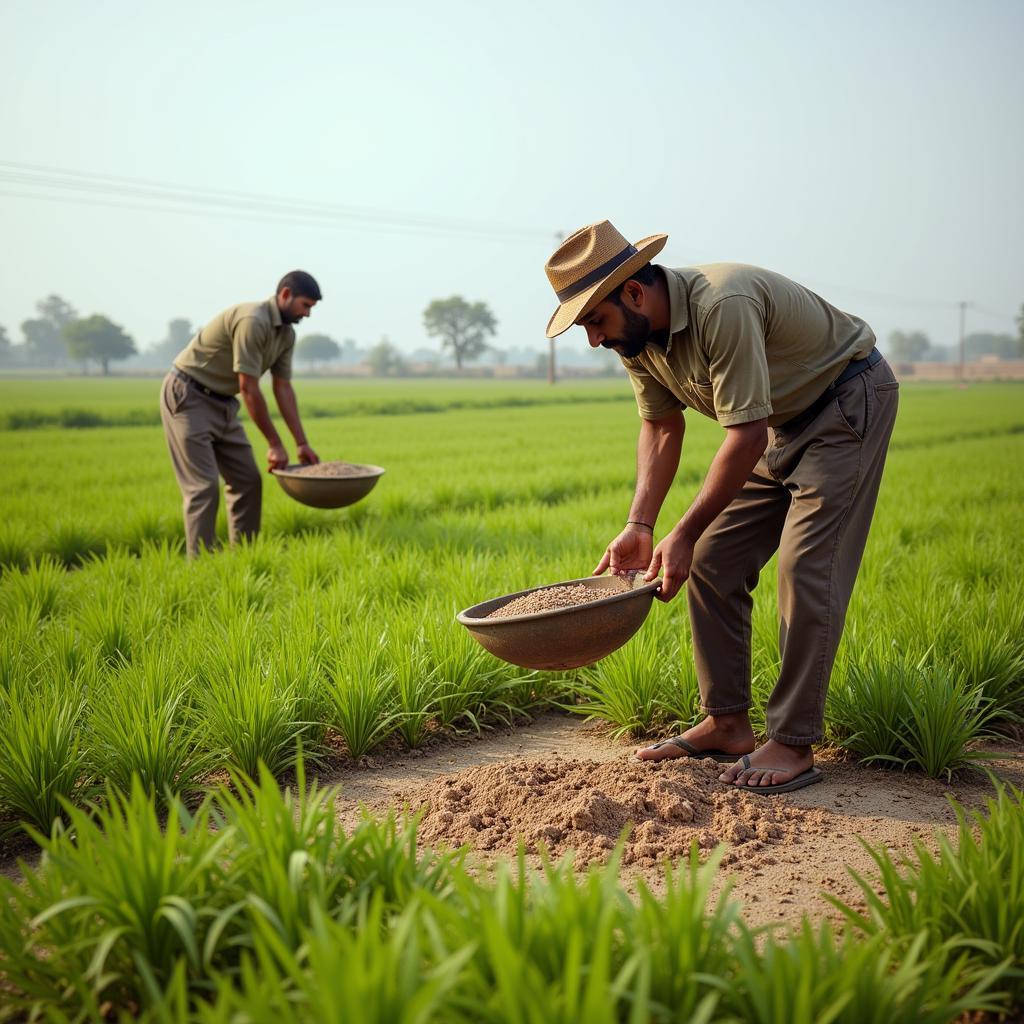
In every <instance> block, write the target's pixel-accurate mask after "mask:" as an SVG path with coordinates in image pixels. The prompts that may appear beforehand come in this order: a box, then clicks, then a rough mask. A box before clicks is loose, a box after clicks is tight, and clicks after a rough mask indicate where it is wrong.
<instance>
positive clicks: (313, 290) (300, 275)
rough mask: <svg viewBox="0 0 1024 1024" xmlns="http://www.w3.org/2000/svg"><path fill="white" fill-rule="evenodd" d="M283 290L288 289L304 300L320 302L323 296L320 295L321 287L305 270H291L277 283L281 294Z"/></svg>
mask: <svg viewBox="0 0 1024 1024" xmlns="http://www.w3.org/2000/svg"><path fill="white" fill-rule="evenodd" d="M282 288H288V289H289V290H290V291H291V293H292V295H295V296H300V295H301V296H302V298H304V299H313V301H314V302H319V301H320V300H321V299H322V298H323V296H322V295H321V294H320V285H318V284H317V283H316V281H314V280H313V275H312V274H307V273H306V272H305V271H304V270H290V271H289V272H288V273H287V274H285V275H284V277H282V278H281V280H280V281H278V282H277V291H278V294H280V292H281V289H282Z"/></svg>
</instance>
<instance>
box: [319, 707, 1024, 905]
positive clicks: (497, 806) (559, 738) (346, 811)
mask: <svg viewBox="0 0 1024 1024" xmlns="http://www.w3.org/2000/svg"><path fill="white" fill-rule="evenodd" d="M636 746H637V744H636V743H635V742H629V741H615V740H612V739H611V737H610V735H609V733H608V730H606V729H604V728H603V727H601V726H593V725H585V724H583V723H582V721H581V720H580V719H578V718H575V717H574V716H570V715H566V714H560V713H554V712H552V713H548V714H545V715H542V716H541V717H539V718H538V719H537V720H536V721H534V722H532V723H531V724H529V725H526V726H522V727H519V728H516V729H511V730H506V731H502V732H497V733H490V734H484V735H483V736H482V737H474V738H471V739H467V740H465V741H462V742H455V743H452V744H450V745H442V746H440V747H437V748H434V749H431V750H427V751H421V752H413V753H409V752H406V753H404V754H402V755H397V756H396V755H387V756H384V757H377V758H368V759H364V760H363V762H362V764H361V765H360V766H351V767H350V766H344V767H342V768H340V769H339V770H338V771H337V772H335V773H332V775H331V776H330V777H329V778H325V779H324V781H327V782H337V783H340V785H341V795H340V797H339V799H338V813H339V816H340V817H341V818H342V820H343V821H345V822H346V823H347V824H349V825H351V824H353V823H354V822H355V821H356V820H357V819H358V817H359V815H360V813H361V812H362V808H363V807H366V808H367V809H369V810H370V811H371V812H372V813H375V814H385V813H387V812H388V811H390V810H397V811H401V810H403V809H411V810H420V811H421V812H422V813H423V818H422V823H421V829H420V842H421V844H422V845H423V846H460V845H462V844H463V843H467V844H468V845H469V846H470V847H471V849H472V854H471V858H472V860H473V862H474V863H477V864H479V866H480V868H481V869H482V870H486V869H487V868H488V867H489V866H492V865H494V864H495V863H497V862H499V861H502V860H508V859H510V858H511V857H514V856H515V855H516V853H517V851H518V846H519V843H520V841H522V842H523V843H524V844H525V846H526V849H527V851H528V853H529V858H528V859H530V860H531V861H532V862H534V863H539V860H540V855H539V853H538V852H537V851H539V850H540V849H541V847H542V845H543V846H544V847H546V848H547V849H548V850H549V851H550V853H551V854H552V855H553V856H555V857H558V856H561V855H563V854H565V853H568V852H569V851H573V852H574V855H575V859H576V863H577V865H578V866H579V868H580V870H584V869H585V868H586V866H587V865H590V864H596V863H601V862H603V861H604V860H606V859H607V857H608V856H609V855H610V853H611V851H612V849H613V847H614V844H615V842H616V840H617V838H618V836H619V834H620V832H621V830H622V828H623V827H624V826H625V825H627V824H631V825H632V826H633V828H632V832H631V835H630V837H629V839H628V840H627V842H626V846H625V848H624V851H623V868H622V872H623V880H624V882H626V883H627V884H628V883H629V881H630V880H631V879H633V878H636V877H643V878H644V879H645V880H646V881H647V883H648V884H649V885H650V886H651V887H652V888H654V889H655V890H657V889H658V888H660V884H661V878H662V872H663V865H664V863H665V861H666V860H668V861H676V860H678V858H679V857H681V856H683V855H684V854H685V853H686V852H687V851H688V850H689V849H690V846H691V844H692V843H693V842H694V841H696V842H697V844H698V846H699V847H700V849H701V850H702V851H703V850H709V849H711V848H712V847H714V846H715V845H716V844H718V843H719V842H722V843H725V844H726V853H725V856H724V858H723V862H722V866H721V869H720V872H719V883H718V890H719V891H721V889H722V888H723V887H724V886H725V885H726V884H727V883H728V884H731V886H732V893H733V895H734V896H735V897H736V898H738V899H739V900H740V901H741V902H742V903H743V904H744V913H745V917H746V919H747V920H748V921H749V922H750V923H752V924H759V923H767V922H786V923H792V924H796V923H798V922H799V920H800V918H801V917H802V916H803V915H804V914H807V915H809V916H811V917H812V918H815V919H819V918H824V917H829V918H831V919H833V920H835V919H837V918H838V917H839V914H838V911H836V910H835V908H834V907H833V906H832V905H831V904H830V903H829V902H828V901H827V900H826V899H825V898H824V895H823V894H824V893H830V894H832V895H834V896H837V897H839V898H840V899H842V900H843V901H845V902H847V903H850V904H852V905H854V906H859V905H861V900H860V890H859V889H858V887H857V885H856V884H855V882H854V880H853V879H852V877H851V876H850V874H849V869H853V870H855V871H857V872H858V873H859V874H861V875H864V876H867V877H869V878H870V877H873V875H874V862H873V861H872V859H871V857H870V855H869V854H868V852H867V851H866V850H865V848H864V846H863V843H862V840H863V841H864V842H867V843H869V844H871V845H872V846H876V847H877V846H882V847H885V848H887V849H889V850H891V851H895V852H897V853H911V852H912V851H913V847H914V843H915V842H916V841H922V842H924V843H925V844H927V845H929V846H931V845H933V843H934V836H935V833H936V831H938V830H942V831H945V832H947V833H949V832H952V831H954V830H955V825H956V817H955V813H954V811H953V809H952V807H951V806H950V804H949V801H948V799H947V798H948V797H950V796H951V797H953V798H954V799H955V800H956V801H957V802H958V803H960V804H961V805H963V806H965V807H968V808H970V807H975V806H978V805H981V804H983V803H984V801H985V799H986V798H987V797H988V796H989V795H990V794H991V786H990V784H989V782H988V780H987V779H986V778H985V777H984V776H983V775H978V774H971V775H968V776H965V777H963V778H959V779H954V780H953V781H952V782H951V783H949V784H947V783H945V782H944V781H939V780H935V779H928V778H925V777H922V776H920V775H909V774H902V773H899V772H894V771H890V770H887V769H882V768H872V767H866V766H864V765H859V764H856V763H853V762H850V761H848V760H846V759H845V758H844V756H843V755H842V753H841V752H837V751H828V750H824V751H820V752H819V754H818V758H817V763H818V764H819V766H820V767H821V768H822V769H823V771H824V772H825V776H826V777H825V781H824V782H823V783H822V784H821V785H817V786H811V787H809V788H808V789H804V790H800V791H797V792H795V793H790V794H786V795H784V796H773V797H764V796H758V795H756V794H753V793H744V792H743V791H741V790H734V789H728V788H726V787H725V786H723V785H722V784H721V783H719V782H718V781H717V778H718V775H719V773H720V772H721V767H720V766H719V765H717V764H715V763H714V762H712V761H694V760H691V759H684V758H674V759H671V760H667V761H658V762H651V761H645V762H641V761H639V760H637V759H636V758H635V756H634V750H635V748H636ZM1003 749H1004V750H1005V753H1006V759H1005V760H1000V761H996V762H993V763H992V768H993V770H994V771H995V773H996V774H997V775H999V776H1002V777H1003V778H1006V779H1007V780H1008V781H1010V782H1013V783H1014V784H1015V785H1018V786H1021V785H1024V760H1022V751H1024V748H1022V744H1021V743H1019V742H1008V743H1006V744H1004V745H1003Z"/></svg>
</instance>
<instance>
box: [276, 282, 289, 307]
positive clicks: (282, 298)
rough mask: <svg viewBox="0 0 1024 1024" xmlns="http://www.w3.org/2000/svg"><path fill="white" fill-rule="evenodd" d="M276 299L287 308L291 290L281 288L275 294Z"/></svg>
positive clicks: (286, 287) (285, 287)
mask: <svg viewBox="0 0 1024 1024" xmlns="http://www.w3.org/2000/svg"><path fill="white" fill-rule="evenodd" d="M277 298H278V301H279V302H282V303H284V305H286V306H287V305H288V303H289V302H291V301H292V290H291V288H289V287H288V286H287V285H285V286H284V288H282V289H281V290H280V291H279V292H278V293H277Z"/></svg>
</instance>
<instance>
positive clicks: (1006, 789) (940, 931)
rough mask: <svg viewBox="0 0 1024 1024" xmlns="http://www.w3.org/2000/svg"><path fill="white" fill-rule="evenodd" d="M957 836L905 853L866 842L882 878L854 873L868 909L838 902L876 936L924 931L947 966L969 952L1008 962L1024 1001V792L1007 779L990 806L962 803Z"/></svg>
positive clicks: (1017, 998) (1008, 987)
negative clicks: (971, 806) (979, 808)
mask: <svg viewBox="0 0 1024 1024" xmlns="http://www.w3.org/2000/svg"><path fill="white" fill-rule="evenodd" d="M953 807H954V810H955V811H956V814H957V820H958V829H957V836H956V839H955V841H954V840H952V839H950V838H949V837H948V836H946V835H945V834H943V833H938V834H937V835H936V836H935V844H936V846H937V850H936V852H934V853H933V852H932V850H931V849H930V848H929V846H928V845H926V844H925V843H923V842H918V843H915V846H914V853H913V855H912V856H904V857H899V858H897V857H896V856H895V855H893V854H891V853H890V852H889V851H888V850H885V849H874V848H871V847H866V848H867V849H868V852H869V853H870V854H871V857H872V859H873V860H874V862H875V864H876V865H877V868H878V877H877V879H875V878H868V877H864V876H861V875H859V874H857V873H856V872H852V871H851V873H852V874H853V876H854V878H855V880H856V881H857V883H858V885H859V886H860V889H861V892H862V896H863V899H864V901H865V903H866V906H867V909H866V910H865V911H858V910H854V909H853V908H851V907H849V906H846V905H845V904H843V903H841V902H840V901H838V900H834V899H833V900H832V902H833V903H834V904H835V905H836V906H837V907H838V908H839V909H840V910H841V911H842V912H843V914H844V915H845V917H846V919H847V920H848V921H850V922H851V923H852V924H853V925H855V926H856V927H857V928H858V929H860V930H861V931H863V932H864V933H866V934H867V935H870V936H888V937H890V939H891V940H892V941H901V940H902V941H903V942H913V941H916V940H917V938H918V937H919V936H920V937H922V938H923V939H924V941H925V942H926V943H927V946H928V947H929V949H930V950H931V951H932V952H933V953H934V955H935V957H936V958H937V959H938V961H939V962H940V964H943V963H944V964H947V965H948V964H949V963H950V962H953V961H956V960H957V959H958V958H960V957H962V956H966V957H967V958H968V959H969V960H970V961H971V962H972V963H974V964H977V965H980V966H982V967H986V968H1003V969H1004V974H1003V977H1002V979H1001V986H1002V987H1003V988H1004V989H1005V991H1006V993H1007V995H1006V1000H1005V1005H1008V1006H1016V1007H1018V1008H1019V1007H1020V1006H1021V1005H1022V1003H1024V968H1022V965H1024V792H1022V791H1021V790H1019V789H1017V788H1015V787H1013V786H1005V785H1002V784H999V785H998V786H997V792H996V795H995V796H994V797H992V798H990V799H989V800H988V801H987V803H986V807H985V809H984V811H973V812H970V813H968V812H966V811H964V810H963V809H962V808H960V807H959V806H957V805H956V804H955V803H954V804H953Z"/></svg>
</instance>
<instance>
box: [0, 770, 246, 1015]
mask: <svg viewBox="0 0 1024 1024" xmlns="http://www.w3.org/2000/svg"><path fill="white" fill-rule="evenodd" d="M67 813H68V828H67V829H64V828H63V827H62V826H59V825H58V826H55V828H54V830H53V832H52V834H51V835H50V836H49V837H47V836H45V835H42V834H38V835H37V839H38V841H39V842H40V844H41V845H42V846H43V847H44V848H45V850H46V861H45V865H44V868H43V870H41V871H39V872H36V873H30V874H29V875H28V877H27V878H26V881H25V884H24V885H21V886H19V885H15V884H14V883H12V882H11V881H9V880H8V879H6V878H3V879H0V896H2V901H3V902H4V903H9V904H10V905H11V906H12V907H13V909H14V912H15V913H16V914H18V916H19V917H20V918H21V920H22V922H23V934H24V938H23V940H22V941H21V942H18V943H17V944H16V945H13V946H11V947H10V949H9V950H8V954H9V955H6V956H5V957H4V963H3V968H2V970H3V974H4V977H5V981H6V985H5V988H6V990H7V991H6V992H5V997H6V998H8V999H9V1000H10V1004H11V1006H12V1007H13V1008H17V1009H21V1010H24V1011H25V1012H26V1013H27V1014H28V1015H29V1016H31V1015H33V1014H37V1015H38V1014H42V1013H44V1012H59V1011H64V1012H65V1013H67V1014H69V1015H70V1016H74V1015H75V1014H76V1013H77V1012H79V1011H80V1010H81V1009H82V1008H97V1009H98V1007H99V1006H100V1005H101V1004H104V1003H106V1004H107V1005H112V1006H118V1007H122V1008H125V1009H127V1008H129V1007H132V1006H135V1007H147V1006H153V1005H156V1004H159V1002H160V1001H161V998H162V992H163V989H164V988H165V986H166V985H167V984H168V983H169V981H170V979H171V978H172V977H173V975H174V973H175V972H176V970H178V969H179V965H181V964H184V969H185V970H186V972H188V973H190V974H192V975H193V976H195V974H196V973H197V972H198V971H199V970H200V969H201V965H202V956H203V949H204V946H205V944H206V940H207V938H208V932H209V929H210V925H211V922H212V921H213V920H215V918H216V915H217V914H218V913H219V912H220V911H221V910H222V909H223V905H224V898H225V897H224V895H223V894H222V892H221V887H220V881H221V879H222V876H223V868H222V867H221V864H220V861H221V858H222V857H223V856H224V855H225V853H226V851H227V849H228V847H229V843H230V841H231V838H232V836H231V832H230V831H229V830H226V829H221V830H220V831H217V832H215V831H214V830H212V829H211V828H210V818H209V806H208V805H207V804H204V805H203V806H201V807H200V809H199V810H198V811H197V813H196V815H195V816H190V815H189V814H188V812H187V811H186V810H185V808H184V807H183V806H182V805H181V804H180V803H179V802H177V801H172V802H171V804H170V807H169V809H168V814H167V819H166V823H164V822H162V821H161V819H160V816H159V815H158V814H157V813H156V811H155V809H154V806H153V804H152V803H151V802H150V800H149V798H148V796H147V795H146V793H145V791H144V790H143V788H142V786H141V785H139V784H138V783H136V784H135V785H134V786H133V789H132V791H131V793H130V794H129V795H128V796H121V795H120V794H118V793H117V792H116V791H110V792H108V793H107V794H106V798H105V799H104V801H103V802H102V804H101V805H99V806H98V807H96V808H94V809H93V810H92V811H91V812H90V813H86V812H85V811H82V810H79V809H76V808H69V809H68V812H67ZM25 922H27V927H25V924H24V923H25ZM93 1019H97V1020H98V1019H101V1017H100V1015H99V1014H97V1015H96V1016H95V1017H94V1018H93Z"/></svg>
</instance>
